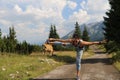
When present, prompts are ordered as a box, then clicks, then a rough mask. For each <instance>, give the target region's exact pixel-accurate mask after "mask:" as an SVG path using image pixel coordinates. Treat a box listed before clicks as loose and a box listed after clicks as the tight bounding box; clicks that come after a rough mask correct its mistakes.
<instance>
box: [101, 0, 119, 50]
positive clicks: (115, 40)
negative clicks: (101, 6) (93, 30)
mask: <svg viewBox="0 0 120 80" xmlns="http://www.w3.org/2000/svg"><path fill="white" fill-rule="evenodd" d="M109 4H110V7H111V8H110V10H109V11H107V12H106V15H107V17H104V24H105V28H103V29H104V31H105V33H104V35H105V38H106V39H107V40H108V43H107V44H106V45H105V47H106V49H107V50H112V51H116V50H119V49H120V0H109Z"/></svg>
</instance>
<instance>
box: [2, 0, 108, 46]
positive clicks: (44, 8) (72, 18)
mask: <svg viewBox="0 0 120 80" xmlns="http://www.w3.org/2000/svg"><path fill="white" fill-rule="evenodd" d="M109 9H110V6H109V3H108V0H0V29H1V31H2V36H6V35H8V34H9V27H12V26H14V29H15V31H16V36H17V37H16V38H17V39H18V41H19V42H22V41H24V40H26V41H27V42H28V43H31V44H38V43H41V42H45V40H46V39H48V36H49V32H50V27H51V25H55V26H56V29H57V33H58V34H59V36H60V37H63V36H64V35H66V34H67V33H69V32H70V31H71V30H73V29H74V27H75V23H76V22H78V23H79V25H81V24H83V23H90V22H96V21H103V20H104V19H103V16H106V15H105V12H107V11H108V10H109Z"/></svg>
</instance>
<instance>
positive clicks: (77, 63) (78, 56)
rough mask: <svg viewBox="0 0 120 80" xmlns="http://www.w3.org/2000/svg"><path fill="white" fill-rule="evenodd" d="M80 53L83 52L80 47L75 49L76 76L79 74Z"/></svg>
mask: <svg viewBox="0 0 120 80" xmlns="http://www.w3.org/2000/svg"><path fill="white" fill-rule="evenodd" d="M82 54H83V50H81V49H79V50H77V54H76V69H77V77H79V76H80V69H81V58H82Z"/></svg>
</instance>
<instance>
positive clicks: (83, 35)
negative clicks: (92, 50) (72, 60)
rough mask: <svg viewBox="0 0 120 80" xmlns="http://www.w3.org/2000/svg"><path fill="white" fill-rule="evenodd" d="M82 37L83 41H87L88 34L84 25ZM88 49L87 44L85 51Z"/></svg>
mask: <svg viewBox="0 0 120 80" xmlns="http://www.w3.org/2000/svg"><path fill="white" fill-rule="evenodd" d="M82 39H83V40H84V41H89V35H88V31H87V27H86V26H85V27H84V31H83V34H82ZM88 49H89V46H85V50H86V51H87V50H88Z"/></svg>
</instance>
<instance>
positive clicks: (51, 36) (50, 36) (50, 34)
mask: <svg viewBox="0 0 120 80" xmlns="http://www.w3.org/2000/svg"><path fill="white" fill-rule="evenodd" d="M49 38H54V29H53V25H51V27H50V33H49Z"/></svg>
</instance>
